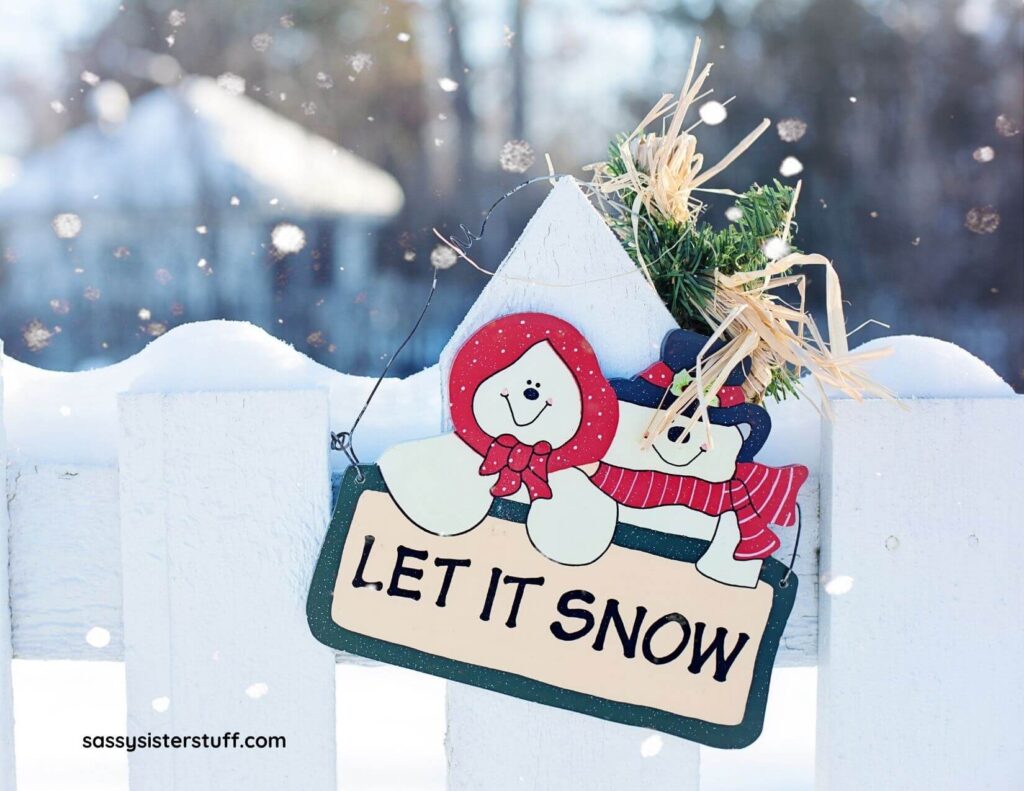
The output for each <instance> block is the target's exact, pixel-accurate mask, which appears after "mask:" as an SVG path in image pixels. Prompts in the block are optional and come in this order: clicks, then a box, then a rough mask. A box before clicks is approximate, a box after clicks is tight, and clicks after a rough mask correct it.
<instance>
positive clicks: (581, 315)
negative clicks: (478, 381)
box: [440, 176, 677, 422]
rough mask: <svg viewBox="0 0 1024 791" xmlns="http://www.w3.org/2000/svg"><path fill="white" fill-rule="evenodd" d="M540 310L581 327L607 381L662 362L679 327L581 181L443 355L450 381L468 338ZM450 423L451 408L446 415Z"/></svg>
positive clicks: (543, 218) (571, 184)
mask: <svg viewBox="0 0 1024 791" xmlns="http://www.w3.org/2000/svg"><path fill="white" fill-rule="evenodd" d="M526 311H539V312H543V313H550V314H553V315H555V316H558V317H559V318H561V319H565V320H566V321H568V322H570V323H571V324H573V325H575V326H576V327H578V328H579V329H580V331H581V332H582V333H583V334H584V335H585V336H586V337H587V338H588V339H589V340H590V342H591V343H592V344H593V345H594V349H595V351H596V352H597V355H598V358H599V359H600V360H601V363H602V368H603V369H604V373H605V375H606V376H630V375H632V374H633V373H635V372H636V371H639V370H641V369H642V368H644V367H645V366H646V365H648V364H649V363H650V362H651V360H656V359H657V358H658V350H659V349H660V348H661V341H662V339H663V338H664V337H665V333H667V332H668V331H669V330H672V329H675V328H676V326H677V325H676V322H675V320H674V319H673V318H672V316H671V314H670V313H669V312H668V310H667V309H666V308H665V305H664V304H663V303H662V301H661V298H660V297H659V296H658V295H657V293H656V292H655V291H654V289H653V288H652V287H651V285H650V284H649V283H648V282H647V280H646V279H645V278H644V276H643V273H642V272H641V271H640V270H639V269H638V268H637V266H636V264H634V263H633V261H632V260H631V259H630V258H629V256H628V255H627V254H626V251H625V250H623V249H622V245H621V244H620V243H619V240H618V239H616V238H615V235H614V234H613V233H612V231H611V230H610V229H609V228H608V226H607V225H606V224H605V222H604V220H603V219H602V218H601V215H600V214H598V213H597V211H596V210H595V209H594V207H593V206H592V205H591V203H590V201H589V200H587V198H586V196H585V195H584V194H583V192H582V191H581V190H580V188H579V187H578V186H577V184H576V181H575V179H573V178H571V177H568V176H567V177H564V178H561V179H559V180H558V182H557V183H556V184H555V187H554V189H552V191H551V194H550V195H548V197H547V198H546V199H545V201H544V203H542V204H541V206H540V208H539V209H537V213H536V214H534V215H533V217H532V218H530V221H529V223H527V225H526V229H525V230H524V231H523V234H522V236H520V237H519V239H518V241H516V243H515V245H514V246H513V247H512V250H511V251H510V252H509V254H508V255H507V256H506V257H505V260H504V261H502V263H501V265H500V266H499V267H498V269H497V271H496V272H495V274H494V276H493V277H492V278H491V280H490V282H489V283H488V284H487V285H486V286H485V287H484V289H483V291H482V292H481V293H480V296H479V297H477V300H476V302H474V303H473V306H472V307H471V308H470V309H469V311H468V312H467V313H466V317H465V318H464V319H463V320H462V323H461V324H460V325H459V326H458V328H457V329H456V330H455V333H454V334H453V335H452V338H451V340H450V341H448V344H447V345H446V346H445V347H444V350H443V351H442V352H441V361H440V362H441V377H442V382H445V381H447V379H448V372H449V371H450V370H451V364H452V360H453V359H454V357H455V354H456V353H457V352H458V350H459V348H460V347H461V346H462V344H463V343H464V342H465V341H466V339H467V338H468V337H469V336H470V335H472V334H473V333H474V332H476V331H477V330H478V329H479V328H480V327H482V326H483V325H484V324H486V323H487V322H488V321H490V320H491V319H494V318H496V317H498V316H502V315H505V314H508V313H518V312H526ZM444 415H445V421H446V422H447V419H448V418H447V415H448V409H447V404H446V408H445V410H444Z"/></svg>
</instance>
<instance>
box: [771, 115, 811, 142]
mask: <svg viewBox="0 0 1024 791" xmlns="http://www.w3.org/2000/svg"><path fill="white" fill-rule="evenodd" d="M775 129H776V131H777V132H778V133H779V139H780V140H782V141H783V142H784V143H795V142H796V141H797V140H799V139H800V138H801V137H803V136H804V135H805V134H806V133H807V124H806V123H804V122H803V121H801V120H800V119H799V118H783V119H782V120H781V121H779V122H778V123H777V124H776V125H775Z"/></svg>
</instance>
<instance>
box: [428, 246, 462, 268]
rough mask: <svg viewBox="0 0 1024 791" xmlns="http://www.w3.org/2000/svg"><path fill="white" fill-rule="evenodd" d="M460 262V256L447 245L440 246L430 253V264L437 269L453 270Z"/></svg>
mask: <svg viewBox="0 0 1024 791" xmlns="http://www.w3.org/2000/svg"><path fill="white" fill-rule="evenodd" d="M458 260H459V257H458V255H456V254H455V251H454V250H452V248H450V247H449V246H448V245H446V244H439V245H438V246H437V247H435V248H434V249H433V250H432V251H431V252H430V263H431V265H432V266H433V267H434V268H435V269H451V268H452V267H453V266H455V262H456V261H458Z"/></svg>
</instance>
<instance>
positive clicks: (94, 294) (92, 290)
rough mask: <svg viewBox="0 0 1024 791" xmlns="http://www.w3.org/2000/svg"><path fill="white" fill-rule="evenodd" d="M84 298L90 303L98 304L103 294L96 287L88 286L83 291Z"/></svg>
mask: <svg viewBox="0 0 1024 791" xmlns="http://www.w3.org/2000/svg"><path fill="white" fill-rule="evenodd" d="M82 296H83V297H85V299H87V300H89V302H96V301H97V300H98V299H99V298H100V297H101V296H103V294H102V293H101V292H100V290H99V289H98V288H96V286H86V287H85V289H83V291H82Z"/></svg>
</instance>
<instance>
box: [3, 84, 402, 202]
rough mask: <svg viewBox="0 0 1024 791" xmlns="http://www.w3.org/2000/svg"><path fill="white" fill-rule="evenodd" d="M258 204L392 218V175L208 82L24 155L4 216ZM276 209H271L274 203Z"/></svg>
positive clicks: (162, 92)
mask: <svg viewBox="0 0 1024 791" xmlns="http://www.w3.org/2000/svg"><path fill="white" fill-rule="evenodd" d="M232 197H237V198H238V199H239V203H240V205H243V206H245V205H248V206H249V207H252V206H254V205H255V206H260V207H263V208H264V209H265V210H266V211H267V213H269V214H278V213H282V212H296V211H301V212H304V213H313V214H361V215H370V216H376V217H390V216H392V215H394V214H395V213H396V212H397V211H398V210H399V209H400V208H401V206H402V201H403V195H402V189H401V187H400V186H399V185H398V182H397V181H396V180H395V179H394V178H393V177H392V176H391V175H390V174H389V173H386V172H385V171H383V170H381V169H380V168H378V167H376V166H375V165H373V164H371V163H369V162H367V161H366V160H364V159H362V158H360V157H358V156H356V155H355V154H353V153H352V152H350V151H347V150H345V149H343V148H341V147H340V146H337V145H335V144H334V143H332V142H331V141H329V140H327V139H325V138H323V137H320V136H319V135H316V134H313V133H312V132H310V131H309V130H307V129H305V128H303V127H302V126H300V125H299V124H297V123H295V122H293V121H290V120H288V119H286V118H284V117H282V116H280V115H278V114H277V113H275V112H274V111H273V110H270V109H268V108H266V107H264V106H263V105H261V104H259V103H258V102H256V101H254V100H252V99H250V98H248V97H247V96H245V95H236V94H233V93H231V92H229V91H227V90H225V89H223V88H221V87H219V86H218V85H217V83H216V82H215V81H214V80H212V79H209V78H207V77H192V78H189V79H187V80H185V81H183V82H182V83H181V84H179V85H177V86H175V87H173V88H160V89H157V90H154V91H151V92H150V93H147V94H145V95H144V96H142V97H140V98H139V99H138V100H137V101H136V102H135V103H134V105H133V106H132V109H131V113H130V114H129V116H128V118H127V120H126V121H124V123H123V124H121V125H120V126H118V127H117V128H116V129H114V130H105V129H103V128H101V126H100V125H99V124H97V123H91V124H88V125H85V126H82V127H79V128H77V129H75V130H72V131H71V132H69V133H68V134H67V135H65V136H64V137H63V138H61V139H60V140H59V141H58V142H57V143H56V144H55V145H53V146H52V147H50V148H49V149H47V150H44V151H40V152H38V153H36V154H34V155H32V156H30V157H28V158H27V159H26V160H25V162H24V163H23V166H22V168H21V171H20V174H19V176H18V178H17V180H15V181H14V182H13V183H12V184H11V185H10V186H8V187H7V188H6V189H3V190H0V217H3V216H8V217H10V216H14V215H20V214H24V213H35V212H46V213H50V214H52V213H57V212H64V211H71V212H78V211H84V210H88V209H90V208H92V209H101V210H102V209H115V210H123V211H131V210H143V211H147V210H167V209H175V208H182V207H191V206H196V205H202V204H208V205H213V206H226V205H228V202H229V201H230V200H231V198H232ZM274 199H276V201H275V202H274V203H273V204H272V203H271V201H274Z"/></svg>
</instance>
